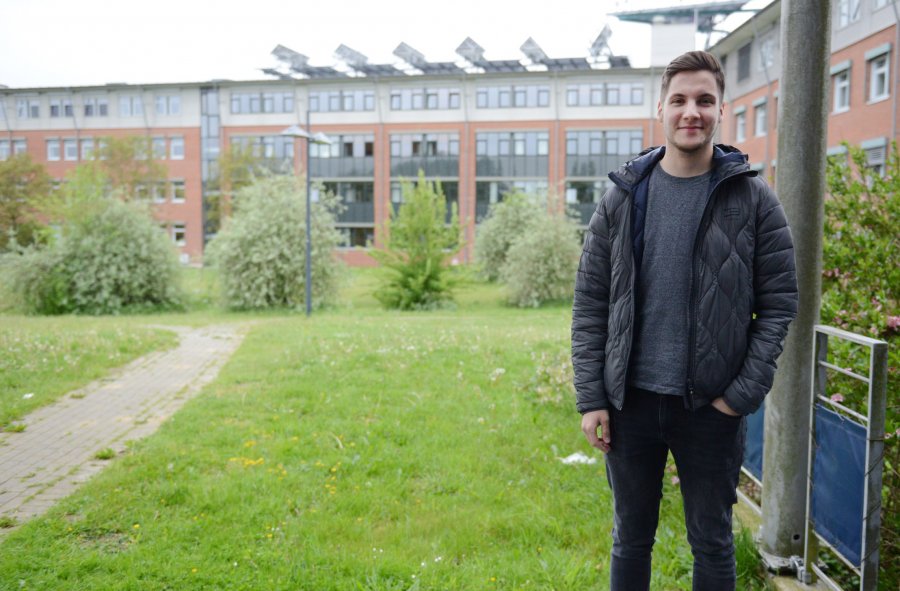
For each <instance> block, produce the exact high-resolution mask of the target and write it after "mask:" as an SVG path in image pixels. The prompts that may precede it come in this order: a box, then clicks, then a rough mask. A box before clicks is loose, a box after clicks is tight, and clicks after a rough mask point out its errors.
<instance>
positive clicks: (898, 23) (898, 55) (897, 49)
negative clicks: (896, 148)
mask: <svg viewBox="0 0 900 591" xmlns="http://www.w3.org/2000/svg"><path fill="white" fill-rule="evenodd" d="M891 8H892V9H893V10H894V92H893V93H891V94H892V95H893V96H892V97H891V140H892V141H896V140H897V91H898V90H900V80H898V78H900V10H898V9H897V0H891ZM888 149H889V150H890V146H888Z"/></svg>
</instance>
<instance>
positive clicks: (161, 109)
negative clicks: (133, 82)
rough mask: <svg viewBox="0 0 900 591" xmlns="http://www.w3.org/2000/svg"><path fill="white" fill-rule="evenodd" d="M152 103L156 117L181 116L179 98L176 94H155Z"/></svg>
mask: <svg viewBox="0 0 900 591" xmlns="http://www.w3.org/2000/svg"><path fill="white" fill-rule="evenodd" d="M153 102H154V104H155V106H156V114H157V115H164V116H166V115H181V97H180V96H179V95H177V94H157V95H156V96H155V97H154V100H153Z"/></svg>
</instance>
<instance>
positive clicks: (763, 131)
mask: <svg viewBox="0 0 900 591" xmlns="http://www.w3.org/2000/svg"><path fill="white" fill-rule="evenodd" d="M768 133H769V108H768V105H767V104H766V103H762V104H760V105H757V106H756V107H755V108H754V110H753V135H754V136H755V137H763V136H765V135H767V134H768Z"/></svg>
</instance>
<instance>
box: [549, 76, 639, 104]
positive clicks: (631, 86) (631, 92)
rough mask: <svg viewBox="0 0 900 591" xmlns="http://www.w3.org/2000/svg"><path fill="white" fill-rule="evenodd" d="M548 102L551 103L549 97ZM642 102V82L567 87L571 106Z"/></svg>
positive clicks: (567, 99)
mask: <svg viewBox="0 0 900 591" xmlns="http://www.w3.org/2000/svg"><path fill="white" fill-rule="evenodd" d="M546 104H549V97H548V98H547V102H546ZM642 104H644V85H643V84H642V83H640V82H608V83H606V84H571V85H569V86H568V87H567V88H566V105H567V106H569V107H599V106H602V105H642Z"/></svg>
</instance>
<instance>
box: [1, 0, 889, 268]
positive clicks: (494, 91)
mask: <svg viewBox="0 0 900 591" xmlns="http://www.w3.org/2000/svg"><path fill="white" fill-rule="evenodd" d="M830 1H832V2H833V3H834V4H833V13H834V18H833V31H832V55H831V64H830V71H831V82H832V84H831V89H830V91H829V92H830V97H829V101H830V104H831V105H832V109H831V113H830V115H829V121H828V133H829V146H830V147H831V148H830V152H831V153H839V152H841V150H842V149H843V148H841V147H840V143H841V142H842V141H848V142H850V143H852V144H857V145H861V146H862V147H863V148H865V149H866V150H867V153H868V155H869V162H870V165H871V166H873V167H875V168H878V167H879V166H880V167H883V166H884V162H885V157H886V151H887V149H888V146H889V144H890V141H891V140H892V139H896V138H897V116H896V114H897V92H896V90H897V89H896V84H897V78H898V76H896V75H895V72H896V68H897V64H898V56H897V46H898V45H900V43H898V34H900V33H898V29H897V26H896V23H897V7H896V6H895V4H894V3H893V2H891V0H830ZM719 4H721V2H720V3H719ZM739 4H740V3H736V5H739ZM681 8H684V7H681ZM687 8H688V9H689V8H691V7H687ZM733 9H735V7H729V8H728V10H733ZM780 9H781V4H780V0H776V1H775V2H773V3H771V4H770V5H768V6H767V7H766V8H764V9H762V10H760V11H759V12H758V13H757V14H756V15H755V16H753V17H752V18H751V19H750V20H748V21H747V22H746V23H744V24H743V25H741V26H740V27H738V28H737V29H735V30H734V31H733V32H731V33H730V34H729V35H727V36H726V37H724V38H723V39H721V40H720V41H719V42H718V43H716V44H715V45H714V46H713V47H712V48H711V51H713V52H714V53H716V54H717V55H718V56H719V57H720V58H721V59H722V61H723V64H724V66H725V71H726V79H727V84H726V88H727V94H726V109H725V118H724V121H723V124H722V127H721V130H720V138H719V140H720V141H722V142H724V143H729V144H733V145H735V146H737V147H739V148H741V149H742V150H744V151H746V152H748V153H749V154H750V157H751V162H752V165H753V166H754V167H755V168H757V169H758V170H760V171H761V173H762V174H763V175H764V176H765V177H767V178H769V179H774V169H775V166H776V165H777V154H776V151H777V138H776V125H777V120H776V116H777V109H778V78H779V75H780V60H781V56H780V50H779V45H780V34H781V31H780V28H779V17H780ZM673 10H675V9H673ZM678 10H680V8H679V9H678ZM682 12H685V13H686V14H692V15H694V16H693V17H692V18H696V15H697V14H699V13H698V12H697V11H696V10H694V9H691V10H687V9H685V10H682ZM671 14H674V13H671ZM633 15H637V16H636V17H635V20H642V21H643V22H648V23H650V22H652V23H653V24H652V25H650V26H652V27H654V35H653V37H654V39H658V40H660V43H663V42H664V43H665V46H666V48H668V49H669V50H670V51H672V52H675V53H678V52H680V51H681V50H682V49H685V47H683V43H684V40H685V39H686V40H687V43H688V47H687V48H689V47H690V46H691V45H693V42H694V41H693V37H694V35H693V32H694V30H695V29H698V28H699V25H695V29H692V28H691V27H690V26H687V27H686V25H685V23H684V18H685V17H684V15H681V16H680V17H678V18H676V19H672V20H671V21H670V22H667V21H666V18H660V15H658V14H647V11H644V12H641V13H633ZM619 16H620V18H628V15H627V14H625V13H621V14H620V15H619ZM679 19H680V20H679ZM666 27H669V29H666ZM606 37H608V33H606V32H604V33H603V34H601V37H600V38H598V44H597V48H596V49H598V51H596V52H592V57H591V58H565V59H551V58H548V57H547V56H546V55H544V54H543V52H542V51H541V50H540V48H538V47H537V45H536V44H534V42H533V41H531V40H530V39H529V40H528V41H527V42H526V43H525V44H524V45H523V47H522V50H523V53H525V59H523V60H521V61H514V60H503V61H496V60H495V61H491V60H485V59H483V57H482V51H483V50H481V48H480V47H478V46H477V44H475V43H474V42H473V41H471V40H470V39H467V40H466V41H465V42H464V43H463V45H461V46H460V48H459V49H458V50H457V52H458V53H459V54H460V56H461V57H462V58H464V59H463V60H461V61H460V62H459V63H451V62H440V63H431V62H427V61H425V60H424V59H423V58H422V56H421V54H417V52H415V50H412V49H411V48H409V47H408V46H405V44H401V45H400V47H398V50H397V52H396V54H397V55H398V57H400V58H401V59H402V60H403V61H404V65H401V66H399V67H398V66H396V65H379V64H368V63H367V61H366V60H365V58H364V57H363V56H361V55H359V54H357V53H356V52H353V51H352V50H350V49H349V48H346V47H345V46H343V45H342V46H341V47H339V48H338V52H337V55H338V56H339V58H340V57H343V58H344V59H345V64H344V67H343V68H333V67H312V66H309V65H307V63H306V59H305V57H304V56H302V55H300V54H297V53H295V52H292V51H291V50H288V49H286V48H283V47H281V46H279V47H278V48H276V50H275V52H273V53H274V54H275V55H277V56H279V57H280V58H284V61H285V62H286V63H289V64H290V67H289V68H287V70H286V71H276V70H271V69H270V70H264V71H265V72H266V73H267V74H269V75H272V76H274V77H275V78H276V79H267V80H257V81H230V80H216V81H210V82H196V83H186V84H151V85H126V84H108V85H105V86H92V87H76V88H69V87H67V88H61V87H60V88H16V89H12V88H4V87H0V159H5V158H7V157H9V156H10V155H13V154H16V153H20V152H27V153H28V154H30V155H31V157H32V158H33V159H34V160H36V161H38V162H41V163H43V164H44V165H45V166H46V168H47V170H48V172H49V173H50V175H51V176H52V177H54V178H56V179H58V180H59V181H60V182H64V179H65V175H66V173H67V171H69V170H71V169H72V168H74V167H75V166H77V165H78V164H79V162H83V161H85V160H87V159H90V158H91V157H92V153H93V151H94V149H95V148H96V147H98V146H99V145H100V143H101V142H102V141H103V138H106V137H110V136H126V135H139V136H144V137H148V138H150V139H151V142H152V146H153V152H154V154H155V156H156V157H158V158H159V159H160V161H161V162H162V163H163V164H164V165H165V168H166V170H167V175H168V179H167V182H166V183H165V184H164V185H163V186H158V187H153V188H151V189H150V190H149V192H148V195H149V196H150V198H151V201H152V203H153V208H154V210H155V214H156V216H157V217H158V219H159V221H160V224H161V226H162V227H163V228H164V229H165V231H166V232H167V233H168V234H169V236H170V237H171V239H172V241H173V242H174V243H175V244H176V245H177V246H178V248H179V249H180V250H181V253H182V259H183V260H184V261H185V262H189V261H190V262H194V263H199V262H202V257H203V250H204V245H205V243H206V242H207V240H208V239H209V238H210V236H209V234H208V232H206V231H205V230H204V228H205V227H206V226H205V213H204V211H205V209H204V204H205V203H206V202H207V201H208V199H209V198H210V193H211V191H212V190H213V189H212V187H211V182H212V180H213V178H214V177H215V176H216V171H217V167H218V165H219V158H220V156H221V155H222V154H223V153H224V152H225V151H227V150H231V149H233V148H234V147H242V148H249V149H251V150H252V151H253V152H254V153H255V154H256V155H258V156H260V157H262V158H264V159H265V160H267V161H268V162H269V163H271V164H272V165H273V166H274V167H276V168H278V167H282V168H285V169H289V168H290V167H293V168H294V169H295V170H298V171H300V172H303V170H304V166H305V164H304V163H305V162H306V150H307V144H306V142H305V141H303V140H298V139H296V138H293V137H290V136H285V135H282V133H281V132H282V131H283V130H285V129H286V128H287V127H289V126H291V125H296V124H300V125H301V126H306V119H307V116H308V117H309V127H310V130H309V131H311V132H313V133H318V132H323V133H325V134H326V135H327V136H328V137H329V138H330V139H331V144H330V145H318V144H311V145H310V146H309V149H310V150H311V151H310V154H309V156H310V175H311V178H312V179H313V181H314V182H316V183H319V184H320V185H321V186H324V188H326V189H328V190H330V191H333V192H334V193H335V194H337V195H339V196H340V200H341V201H342V203H343V205H344V211H343V212H342V213H341V214H340V216H339V219H338V220H337V222H338V227H339V229H340V231H341V233H342V234H343V236H344V244H343V247H342V248H341V249H340V252H339V254H340V256H341V257H342V258H344V259H345V260H347V261H348V262H350V263H351V264H357V265H365V264H372V262H373V261H372V259H371V258H370V257H369V256H368V254H367V248H368V247H370V246H371V245H373V244H374V245H377V244H378V243H379V242H380V238H381V236H382V231H383V224H384V223H385V221H386V220H387V219H388V217H389V215H390V212H391V211H392V210H395V209H396V208H397V207H398V206H399V204H400V203H401V201H402V191H401V181H402V180H404V179H409V180H414V179H415V178H416V177H417V175H418V171H419V170H422V171H423V172H424V174H425V177H426V178H427V179H429V180H433V181H440V183H441V186H442V188H443V190H444V193H445V195H446V197H447V200H448V210H449V207H450V205H451V204H455V205H456V207H457V208H458V211H459V216H460V219H461V220H462V223H463V227H464V232H465V235H464V238H465V244H466V247H465V248H464V249H463V251H462V252H461V253H460V257H461V261H462V262H466V261H469V260H471V257H472V245H473V244H474V238H475V232H476V228H477V225H478V224H479V223H480V222H481V220H482V219H483V218H484V216H485V214H486V213H487V211H488V208H489V207H490V205H491V204H492V203H495V202H497V201H498V200H500V199H502V198H503V196H504V194H506V193H508V192H509V191H511V190H514V189H518V190H522V191H525V192H529V193H537V194H539V195H543V196H546V198H547V203H548V208H557V209H559V208H562V207H569V208H571V209H573V210H574V211H575V213H576V215H577V216H578V217H579V219H580V221H581V223H582V224H583V225H584V224H586V223H587V221H588V219H589V217H590V214H591V213H592V212H593V210H594V207H595V204H596V202H597V201H598V200H599V198H600V196H601V195H602V193H603V191H604V190H605V188H606V187H607V186H608V183H609V180H608V178H607V176H606V174H607V172H609V171H610V170H612V169H614V168H615V167H616V166H618V165H619V164H620V163H621V162H623V161H624V160H626V159H627V158H629V157H630V156H632V155H633V154H635V153H637V152H638V151H639V150H640V149H642V148H643V147H646V146H650V145H658V144H660V143H662V142H663V141H664V139H663V135H662V130H661V127H660V126H659V124H658V122H657V121H656V110H657V101H658V86H659V75H660V73H661V67H660V66H662V65H664V64H665V62H666V61H668V59H669V58H670V57H672V56H669V57H667V58H665V59H663V57H664V56H662V55H661V54H660V56H659V59H658V60H657V61H659V63H658V64H655V65H653V66H651V67H649V68H632V67H630V66H629V65H628V60H627V59H625V58H621V57H616V56H611V55H609V52H608V49H606V48H605V39H606ZM678 39H681V40H682V41H681V42H682V48H680V49H676V48H677V46H678V43H679V42H678ZM601 41H602V42H601ZM604 51H605V52H606V53H604ZM656 53H660V52H656ZM654 55H655V54H654ZM673 55H674V54H673Z"/></svg>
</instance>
